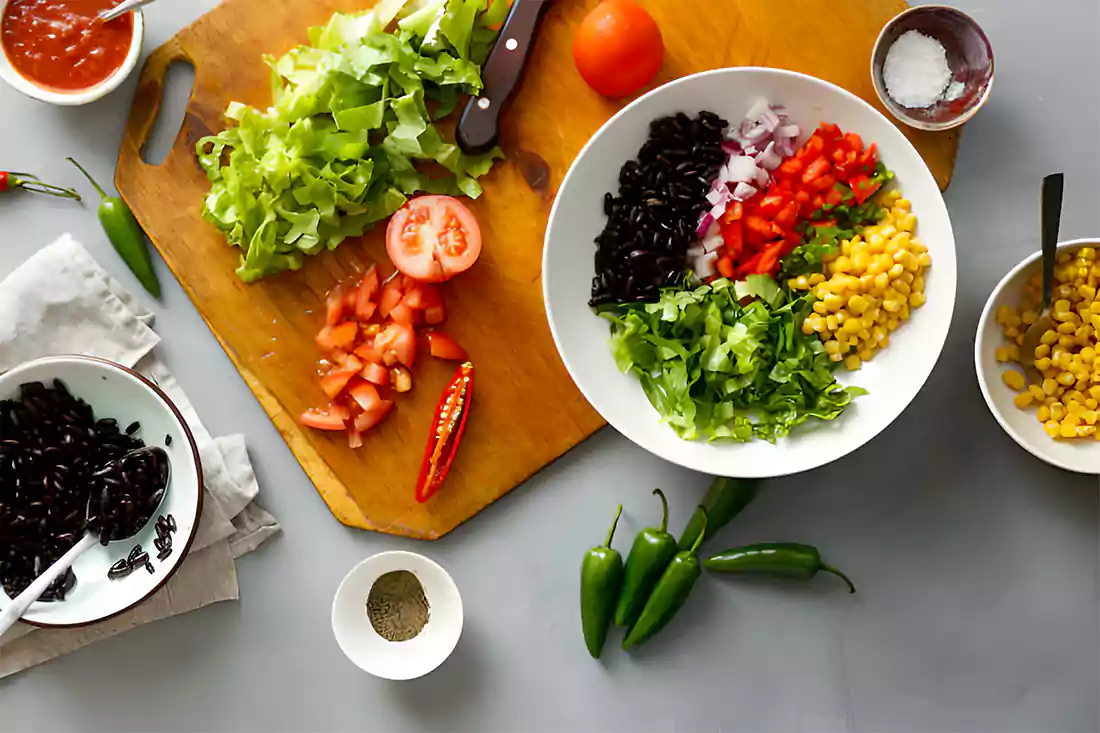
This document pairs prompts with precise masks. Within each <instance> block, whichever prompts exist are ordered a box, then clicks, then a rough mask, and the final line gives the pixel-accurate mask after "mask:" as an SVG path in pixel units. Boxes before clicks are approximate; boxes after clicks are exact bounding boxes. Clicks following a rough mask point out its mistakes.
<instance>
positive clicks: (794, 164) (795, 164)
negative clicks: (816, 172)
mask: <svg viewBox="0 0 1100 733" xmlns="http://www.w3.org/2000/svg"><path fill="white" fill-rule="evenodd" d="M805 169H806V163H805V162H804V161H802V160H799V159H798V158H787V159H786V160H784V161H783V162H782V163H780V164H779V171H778V173H779V175H780V176H782V177H789V178H794V177H795V176H798V175H801V173H802V171H803V170H805Z"/></svg>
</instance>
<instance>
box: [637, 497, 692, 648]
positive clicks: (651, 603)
mask: <svg viewBox="0 0 1100 733" xmlns="http://www.w3.org/2000/svg"><path fill="white" fill-rule="evenodd" d="M706 528H707V512H706V510H705V509H704V510H703V528H702V531H701V532H700V533H699V536H698V537H696V539H695V544H694V545H692V546H691V547H690V548H689V549H687V550H684V551H683V552H678V553H676V556H675V557H674V558H672V562H670V563H669V564H668V567H667V568H666V569H665V572H664V573H663V574H662V575H661V579H660V580H658V581H657V585H655V586H654V587H653V592H652V593H650V594H649V599H648V600H647V601H646V603H645V608H643V609H642V614H641V615H640V616H639V617H638V621H637V622H636V623H635V624H634V625H633V626H632V627H631V628H630V631H628V632H627V634H626V638H624V639H623V649H624V650H630V649H633V648H634V647H636V646H638V645H639V644H643V643H645V642H646V641H648V640H649V639H652V638H653V637H654V636H656V635H657V633H658V632H659V631H660V630H661V629H663V628H664V627H665V626H667V625H668V622H669V621H671V620H672V617H673V616H675V615H676V612H677V611H679V610H680V608H681V607H682V606H683V605H684V602H685V601H686V600H687V598H688V596H689V595H691V589H692V588H694V587H695V581H697V580H699V576H700V575H702V574H703V569H702V568H701V567H700V566H699V558H698V557H696V556H695V552H696V550H698V549H699V545H700V544H701V543H702V541H703V536H704V535H705V534H706Z"/></svg>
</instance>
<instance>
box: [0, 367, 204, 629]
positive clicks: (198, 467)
mask: <svg viewBox="0 0 1100 733" xmlns="http://www.w3.org/2000/svg"><path fill="white" fill-rule="evenodd" d="M72 361H88V362H93V363H95V364H100V365H103V366H107V367H110V368H113V369H117V370H119V371H122V372H124V373H125V374H126V375H127V376H129V377H132V378H134V379H136V380H138V381H139V382H141V383H142V384H143V385H144V386H146V387H148V388H149V389H150V390H151V391H152V392H153V394H154V395H156V397H157V398H159V400H160V401H161V402H163V403H164V406H165V407H167V408H168V410H169V411H170V412H171V413H172V415H173V416H174V418H175V420H176V422H178V423H179V426H180V428H181V430H182V432H183V434H184V436H185V437H186V438H187V441H188V444H189V448H190V449H191V456H192V458H193V459H194V468H195V475H196V476H197V477H198V486H197V487H196V490H195V497H196V499H195V502H196V506H195V521H194V522H193V523H192V526H191V532H190V534H188V536H187V540H186V542H183V543H181V544H175V543H173V548H172V549H173V553H174V558H175V562H173V563H171V565H170V567H169V569H168V570H166V571H165V572H164V574H163V575H162V576H161V577H160V578H159V579H158V582H157V583H156V584H155V585H154V586H153V588H152V590H150V591H149V592H147V593H145V594H144V595H142V596H141V597H140V598H137V599H135V600H134V601H132V602H131V603H129V604H127V605H126V607H125V608H121V609H118V610H117V611H114V612H112V613H108V614H104V615H100V616H97V617H96V618H93V619H89V620H87V621H81V622H78V623H44V622H41V621H32V620H29V619H27V618H23V619H20V621H21V622H22V623H25V624H27V625H29V626H37V627H39V628H43V629H70V628H80V627H82V626H88V625H90V624H95V623H99V622H100V621H106V620H107V619H110V618H114V617H115V616H118V615H119V614H122V613H125V612H126V611H129V610H130V609H132V608H134V607H136V606H138V605H140V604H142V603H144V602H145V601H146V600H148V599H149V598H150V597H151V596H152V595H153V594H154V593H156V592H157V591H159V590H160V589H161V588H162V587H164V585H165V584H166V583H167V582H168V581H169V580H171V579H172V576H173V575H175V574H176V571H177V570H179V567H180V565H182V564H183V560H184V558H186V557H187V554H188V552H189V551H190V550H191V544H192V543H193V542H194V541H195V535H196V534H197V533H198V527H199V522H198V518H199V517H200V516H202V495H203V486H202V463H201V461H200V459H199V447H198V444H197V443H196V442H195V436H194V435H192V433H191V429H190V428H189V427H188V426H187V421H186V420H184V418H183V414H182V413H181V412H180V411H179V409H178V408H177V407H176V405H175V404H174V403H173V402H172V400H171V399H169V397H168V395H166V394H165V393H164V391H163V390H162V389H161V388H160V387H158V386H157V385H156V384H154V383H153V382H152V381H150V380H149V379H147V378H146V377H144V376H143V375H141V374H138V373H137V372H136V371H134V370H133V369H130V368H128V367H125V366H123V365H121V364H118V363H116V362H113V361H110V360H108V359H101V358H99V357H97V356H88V355H85V354H61V355H57V356H47V357H43V358H41V359H34V360H32V361H28V362H24V363H23V364H20V365H19V366H17V367H14V368H12V369H10V370H9V371H7V372H4V373H3V376H5V377H6V376H9V375H10V376H12V377H15V376H18V375H19V374H20V373H21V372H23V371H26V370H29V369H33V368H36V367H40V366H44V365H45V366H48V365H49V364H50V363H55V362H56V363H60V362H72ZM77 396H78V397H79V395H77ZM173 470H174V469H173ZM173 476H175V473H173Z"/></svg>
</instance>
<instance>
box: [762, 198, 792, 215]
mask: <svg viewBox="0 0 1100 733" xmlns="http://www.w3.org/2000/svg"><path fill="white" fill-rule="evenodd" d="M786 203H787V200H786V199H785V198H783V197H782V196H765V197H764V200H763V201H761V202H760V206H759V207H758V208H757V212H758V213H759V214H760V216H762V217H764V218H765V219H774V218H775V217H776V215H777V214H778V213H779V212H780V211H782V210H783V207H784V206H785V205H786Z"/></svg>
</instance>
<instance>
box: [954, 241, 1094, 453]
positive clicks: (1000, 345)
mask: <svg viewBox="0 0 1100 733" xmlns="http://www.w3.org/2000/svg"><path fill="white" fill-rule="evenodd" d="M1039 257H1040V255H1039V253H1038V252H1036V253H1035V254H1033V255H1031V256H1030V257H1028V258H1027V259H1025V260H1024V261H1023V262H1021V263H1020V264H1019V265H1017V266H1016V267H1015V268H1013V270H1012V271H1011V272H1010V273H1008V274H1007V275H1005V277H1004V279H1003V280H1001V282H1000V283H999V284H998V285H997V287H996V288H995V289H994V290H993V294H992V295H990V296H989V300H988V301H987V302H986V304H985V310H984V311H983V312H982V317H981V320H980V321H979V322H978V336H977V339H976V341H975V346H974V366H975V369H976V370H977V373H978V383H979V385H980V386H981V389H982V395H983V396H984V397H985V402H986V404H987V405H988V406H989V410H990V412H992V413H993V417H995V418H996V419H997V422H999V423H1000V424H1001V427H1002V428H1004V430H1005V432H1006V433H1008V434H1009V436H1010V437H1011V438H1012V439H1013V440H1015V441H1016V442H1017V443H1018V444H1019V445H1020V446H1021V447H1022V448H1024V449H1025V450H1027V451H1028V452H1029V453H1031V454H1032V455H1034V456H1035V457H1036V458H1039V459H1042V460H1044V461H1046V462H1047V463H1050V464H1052V465H1054V466H1058V467H1059V468H1064V469H1065V470H1067V471H1076V472H1078V473H1088V474H1100V445H1097V442H1098V441H1100V242H1097V241H1094V240H1086V239H1078V240H1074V241H1071V242H1064V243H1062V244H1059V245H1058V259H1057V262H1056V265H1055V268H1054V292H1053V294H1052V297H1051V315H1052V317H1053V318H1054V322H1055V324H1057V325H1056V327H1055V329H1053V330H1051V331H1049V332H1048V333H1045V334H1043V338H1042V343H1041V344H1040V345H1039V346H1038V347H1037V348H1036V352H1035V367H1036V369H1038V370H1039V374H1038V376H1037V377H1033V378H1029V376H1028V374H1027V372H1026V371H1025V370H1024V368H1023V366H1022V365H1021V364H1020V362H1019V359H1020V345H1021V344H1022V342H1023V334H1024V332H1025V331H1026V330H1027V327H1028V326H1029V325H1030V324H1032V323H1034V322H1035V320H1036V319H1037V318H1038V317H1039V308H1040V299H1041V295H1042V293H1041V283H1040V277H1041V273H1040V270H1041V264H1040V261H1039Z"/></svg>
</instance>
